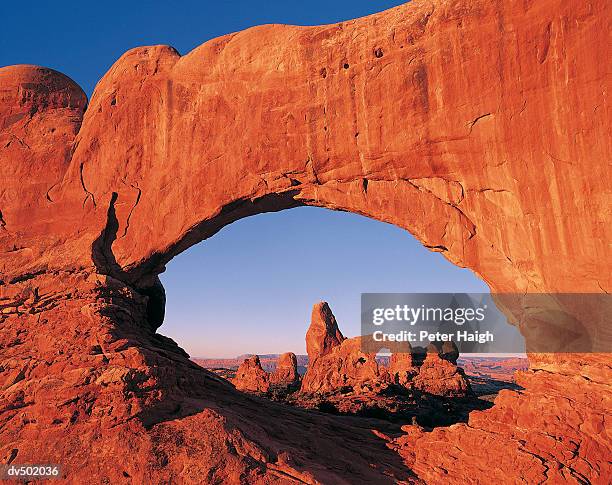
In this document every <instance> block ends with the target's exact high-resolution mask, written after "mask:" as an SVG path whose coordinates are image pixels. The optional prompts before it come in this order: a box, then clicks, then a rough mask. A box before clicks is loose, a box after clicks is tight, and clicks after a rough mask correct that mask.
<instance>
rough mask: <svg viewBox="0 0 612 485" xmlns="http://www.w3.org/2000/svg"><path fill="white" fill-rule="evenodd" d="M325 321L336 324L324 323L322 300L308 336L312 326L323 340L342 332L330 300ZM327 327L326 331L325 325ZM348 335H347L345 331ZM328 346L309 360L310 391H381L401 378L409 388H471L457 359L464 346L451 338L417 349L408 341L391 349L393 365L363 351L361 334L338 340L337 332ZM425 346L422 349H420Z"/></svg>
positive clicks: (462, 392)
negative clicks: (458, 344) (395, 350)
mask: <svg viewBox="0 0 612 485" xmlns="http://www.w3.org/2000/svg"><path fill="white" fill-rule="evenodd" d="M323 305H324V308H325V315H326V321H328V322H333V325H328V326H325V327H323V324H322V323H321V322H322V320H321V318H319V317H318V315H319V314H320V308H321V307H322V304H321V303H318V304H316V305H315V306H314V308H313V312H312V314H313V319H312V323H311V326H310V328H309V329H308V332H307V334H306V342H307V344H308V342H309V338H310V339H312V335H313V334H315V332H312V329H313V327H314V328H315V330H316V335H318V341H319V342H323V341H326V338H325V337H326V336H328V335H329V334H330V333H331V335H332V336H335V335H337V334H340V335H342V334H341V333H340V330H339V329H338V323H337V322H336V318H335V317H334V315H333V313H332V311H331V309H330V307H329V305H328V304H327V303H324V304H323ZM322 328H326V329H327V332H328V333H326V334H324V333H323V331H321V329H322ZM342 338H343V339H344V337H342ZM329 341H330V342H331V343H330V344H329V345H327V346H323V345H321V346H318V347H317V348H320V349H322V350H321V352H322V354H316V353H314V352H310V354H311V355H313V356H314V358H313V360H312V361H311V362H310V363H309V365H308V369H307V371H306V374H305V375H304V379H303V380H302V386H301V389H300V390H301V391H302V392H305V393H319V394H324V393H338V392H341V393H346V392H354V393H360V392H365V393H367V392H374V393H377V392H382V391H383V390H385V389H386V388H387V386H388V384H398V385H400V386H403V387H406V388H407V389H418V390H419V391H422V392H426V393H429V394H433V395H436V396H443V397H464V396H467V395H470V394H471V392H472V391H471V388H470V384H469V381H468V380H467V378H466V377H465V374H464V372H463V370H462V369H460V368H458V367H457V365H456V362H457V358H458V356H459V352H458V350H457V346H456V345H455V344H454V343H452V342H448V343H444V345H442V346H440V348H437V347H436V346H434V345H433V344H431V345H429V347H428V348H427V350H426V356H425V355H424V352H419V351H416V349H415V351H413V349H411V347H410V344H408V345H404V346H403V349H402V350H404V352H396V353H394V354H392V355H391V359H390V361H389V366H388V367H385V366H384V365H380V364H379V363H378V362H377V360H376V355H375V354H370V353H365V352H363V351H362V346H361V337H355V338H350V339H344V340H342V341H340V342H339V341H337V340H334V339H332V338H330V339H329ZM311 349H312V347H311ZM420 350H421V351H423V349H420Z"/></svg>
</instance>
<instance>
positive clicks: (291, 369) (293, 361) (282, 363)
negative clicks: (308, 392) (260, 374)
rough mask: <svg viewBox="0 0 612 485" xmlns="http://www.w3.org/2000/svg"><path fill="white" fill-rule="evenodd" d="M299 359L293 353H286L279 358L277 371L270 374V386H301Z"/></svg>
mask: <svg viewBox="0 0 612 485" xmlns="http://www.w3.org/2000/svg"><path fill="white" fill-rule="evenodd" d="M299 382H300V374H299V373H298V366H297V357H296V356H295V354H294V353H293V352H286V353H284V354H282V355H280V356H279V358H278V363H277V364H276V369H274V372H272V373H271V374H270V384H273V385H276V386H293V385H296V384H299Z"/></svg>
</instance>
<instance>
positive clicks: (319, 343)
mask: <svg viewBox="0 0 612 485" xmlns="http://www.w3.org/2000/svg"><path fill="white" fill-rule="evenodd" d="M343 341H344V336H343V335H342V332H340V330H339V329H338V323H337V322H336V317H334V314H333V313H332V311H331V309H330V308H329V305H328V304H327V302H325V301H322V302H319V303H317V304H316V305H314V307H313V308H312V316H311V319H310V327H308V332H306V352H307V353H308V360H309V363H312V362H314V361H315V360H316V359H317V358H318V357H322V356H324V355H326V354H328V353H330V352H331V350H332V349H333V348H334V347H337V346H338V345H340V344H341V343H342V342H343Z"/></svg>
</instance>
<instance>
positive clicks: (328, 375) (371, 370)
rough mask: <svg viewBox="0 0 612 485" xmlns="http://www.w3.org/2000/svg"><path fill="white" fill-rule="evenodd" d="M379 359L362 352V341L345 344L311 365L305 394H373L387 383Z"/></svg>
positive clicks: (304, 380)
mask: <svg viewBox="0 0 612 485" xmlns="http://www.w3.org/2000/svg"><path fill="white" fill-rule="evenodd" d="M386 381H387V379H386V373H385V372H384V371H382V372H381V369H379V365H378V363H377V362H376V356H375V355H373V354H366V353H363V352H362V351H361V341H360V338H359V337H356V338H350V339H346V340H344V341H343V342H342V343H341V344H340V345H337V346H335V347H333V348H332V350H331V351H330V352H329V353H327V354H325V355H323V356H320V357H318V358H316V359H315V360H314V361H313V362H312V363H311V364H309V365H308V368H307V370H306V374H304V378H303V379H302V387H301V391H302V392H309V393H313V392H317V393H326V392H338V391H341V390H344V389H347V390H348V389H350V390H351V391H357V392H359V391H372V390H375V389H377V388H380V386H381V385H382V384H383V383H384V382H386Z"/></svg>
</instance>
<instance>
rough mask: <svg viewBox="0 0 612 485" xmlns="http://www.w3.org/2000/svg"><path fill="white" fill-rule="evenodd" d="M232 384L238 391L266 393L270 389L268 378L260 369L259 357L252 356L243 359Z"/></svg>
mask: <svg viewBox="0 0 612 485" xmlns="http://www.w3.org/2000/svg"><path fill="white" fill-rule="evenodd" d="M232 384H234V386H236V389H238V390H239V391H251V392H268V389H269V388H270V376H269V375H268V373H267V372H266V371H265V370H263V369H262V368H261V362H259V357H258V356H257V355H254V356H252V357H249V358H248V359H245V360H244V362H243V363H242V364H241V365H240V367H238V370H237V371H236V377H234V379H232Z"/></svg>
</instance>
